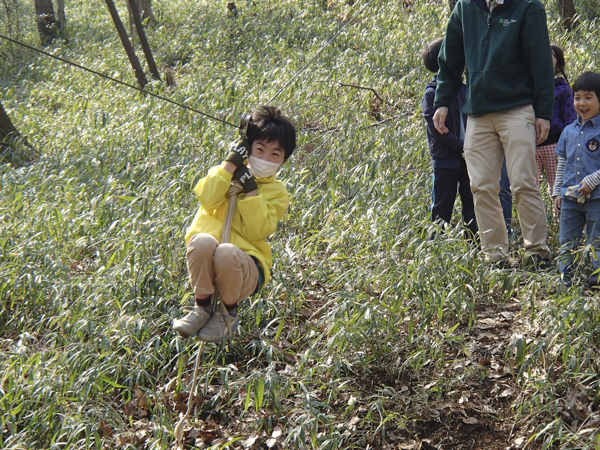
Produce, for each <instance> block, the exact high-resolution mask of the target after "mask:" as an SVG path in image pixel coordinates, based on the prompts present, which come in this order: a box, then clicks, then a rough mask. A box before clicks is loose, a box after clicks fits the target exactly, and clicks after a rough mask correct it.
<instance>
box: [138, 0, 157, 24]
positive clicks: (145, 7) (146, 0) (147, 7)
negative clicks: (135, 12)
mask: <svg viewBox="0 0 600 450" xmlns="http://www.w3.org/2000/svg"><path fill="white" fill-rule="evenodd" d="M140 9H141V10H142V11H141V13H142V21H144V20H146V19H148V22H151V23H153V24H157V23H158V20H156V18H155V17H154V14H152V4H151V0H140Z"/></svg>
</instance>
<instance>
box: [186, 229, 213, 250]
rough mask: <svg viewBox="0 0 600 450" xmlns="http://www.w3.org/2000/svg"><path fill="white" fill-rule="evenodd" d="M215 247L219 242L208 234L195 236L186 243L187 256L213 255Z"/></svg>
mask: <svg viewBox="0 0 600 450" xmlns="http://www.w3.org/2000/svg"><path fill="white" fill-rule="evenodd" d="M217 245H219V242H218V241H217V240H216V239H215V238H214V237H213V236H211V235H210V234H206V233H200V234H196V235H194V236H192V238H191V239H190V241H189V242H188V245H187V255H188V256H189V255H190V254H194V255H213V254H214V253H215V249H216V248H217Z"/></svg>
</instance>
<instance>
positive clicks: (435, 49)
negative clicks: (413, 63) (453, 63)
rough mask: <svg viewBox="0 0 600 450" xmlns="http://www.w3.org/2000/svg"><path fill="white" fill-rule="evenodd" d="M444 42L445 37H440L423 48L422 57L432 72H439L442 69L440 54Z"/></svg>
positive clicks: (426, 66)
mask: <svg viewBox="0 0 600 450" xmlns="http://www.w3.org/2000/svg"><path fill="white" fill-rule="evenodd" d="M442 42H444V38H439V39H436V40H435V41H433V42H430V43H429V44H427V45H426V46H425V47H423V48H422V49H421V59H422V60H423V64H424V65H425V68H426V69H427V70H429V71H430V72H433V73H437V71H438V70H440V65H439V64H438V55H439V54H440V48H442Z"/></svg>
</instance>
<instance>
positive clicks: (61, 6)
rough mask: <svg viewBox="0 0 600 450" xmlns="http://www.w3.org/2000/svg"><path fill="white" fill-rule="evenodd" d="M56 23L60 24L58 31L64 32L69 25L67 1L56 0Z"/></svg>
mask: <svg viewBox="0 0 600 450" xmlns="http://www.w3.org/2000/svg"><path fill="white" fill-rule="evenodd" d="M56 23H57V24H58V31H62V30H64V28H65V25H66V24H67V18H66V17H65V0H56Z"/></svg>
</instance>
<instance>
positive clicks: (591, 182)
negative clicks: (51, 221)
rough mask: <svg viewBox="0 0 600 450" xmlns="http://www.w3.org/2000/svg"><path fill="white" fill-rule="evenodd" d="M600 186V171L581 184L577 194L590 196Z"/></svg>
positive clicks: (593, 173) (590, 175) (586, 178)
mask: <svg viewBox="0 0 600 450" xmlns="http://www.w3.org/2000/svg"><path fill="white" fill-rule="evenodd" d="M599 184H600V170H596V171H595V172H592V173H590V174H589V175H588V176H587V177H585V178H584V179H583V181H582V182H581V187H580V188H579V189H577V192H580V193H582V194H583V195H590V194H591V193H592V191H593V190H594V189H596V187H598V185H599Z"/></svg>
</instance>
